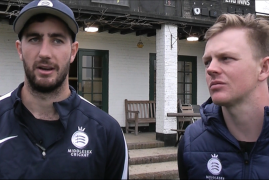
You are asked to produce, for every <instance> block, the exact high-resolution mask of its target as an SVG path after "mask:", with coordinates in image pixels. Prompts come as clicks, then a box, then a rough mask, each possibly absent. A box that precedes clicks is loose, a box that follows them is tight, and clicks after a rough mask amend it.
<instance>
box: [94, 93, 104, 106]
mask: <svg viewBox="0 0 269 180" xmlns="http://www.w3.org/2000/svg"><path fill="white" fill-rule="evenodd" d="M93 103H94V104H96V105H98V106H100V105H101V104H102V94H93Z"/></svg>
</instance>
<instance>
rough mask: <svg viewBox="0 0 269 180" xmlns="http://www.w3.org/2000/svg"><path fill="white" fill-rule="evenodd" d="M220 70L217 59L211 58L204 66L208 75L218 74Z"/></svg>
mask: <svg viewBox="0 0 269 180" xmlns="http://www.w3.org/2000/svg"><path fill="white" fill-rule="evenodd" d="M220 71H221V67H220V62H219V61H218V60H217V59H212V60H211V62H210V64H209V65H208V67H207V68H206V73H207V74H208V75H210V76H212V75H214V74H218V73H220Z"/></svg>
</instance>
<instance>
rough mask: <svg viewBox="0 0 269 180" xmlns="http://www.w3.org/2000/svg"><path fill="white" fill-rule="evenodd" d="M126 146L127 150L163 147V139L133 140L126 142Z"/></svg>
mask: <svg viewBox="0 0 269 180" xmlns="http://www.w3.org/2000/svg"><path fill="white" fill-rule="evenodd" d="M127 146H128V149H129V150H132V149H148V148H157V147H164V142H163V141H147V142H134V143H128V142H127Z"/></svg>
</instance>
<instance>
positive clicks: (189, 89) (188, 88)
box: [185, 84, 192, 94]
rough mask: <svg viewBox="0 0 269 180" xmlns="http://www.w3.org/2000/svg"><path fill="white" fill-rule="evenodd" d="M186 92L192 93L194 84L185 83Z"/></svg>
mask: <svg viewBox="0 0 269 180" xmlns="http://www.w3.org/2000/svg"><path fill="white" fill-rule="evenodd" d="M185 93H186V94H190V93H192V84H185Z"/></svg>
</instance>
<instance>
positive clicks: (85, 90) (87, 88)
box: [82, 81, 92, 93]
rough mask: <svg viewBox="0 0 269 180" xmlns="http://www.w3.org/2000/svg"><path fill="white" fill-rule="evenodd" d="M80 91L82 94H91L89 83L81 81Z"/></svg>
mask: <svg viewBox="0 0 269 180" xmlns="http://www.w3.org/2000/svg"><path fill="white" fill-rule="evenodd" d="M82 91H83V93H91V92H92V84H91V81H82Z"/></svg>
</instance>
